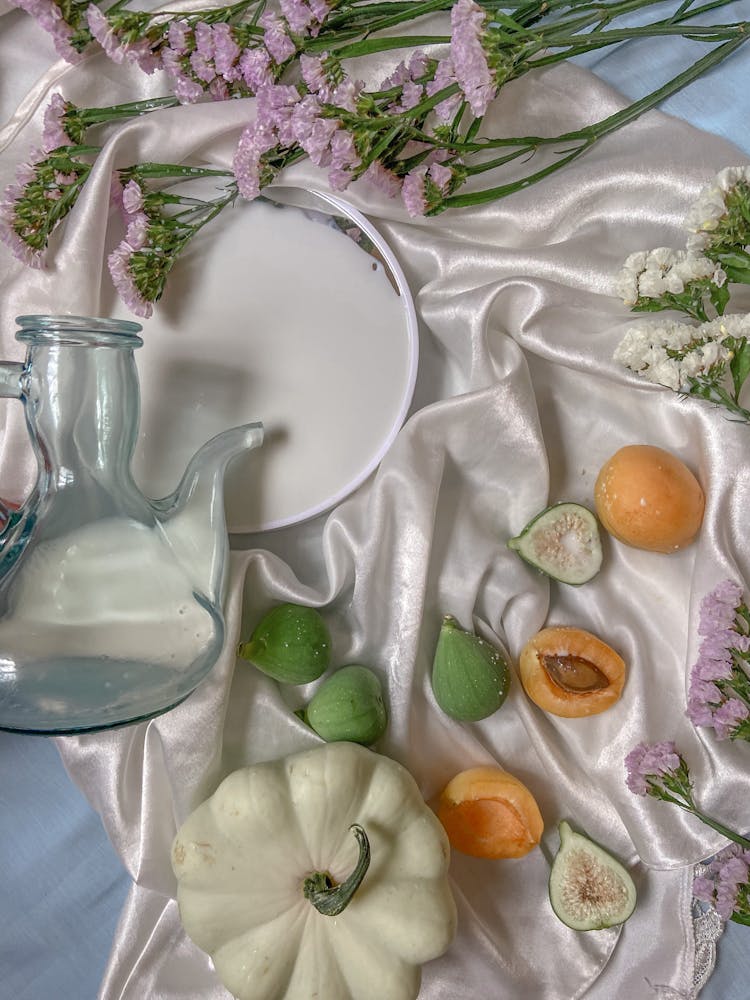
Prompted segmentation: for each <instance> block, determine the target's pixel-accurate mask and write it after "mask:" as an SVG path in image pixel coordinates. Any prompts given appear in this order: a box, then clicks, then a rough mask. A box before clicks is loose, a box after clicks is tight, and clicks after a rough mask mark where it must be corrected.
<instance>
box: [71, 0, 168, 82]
mask: <svg viewBox="0 0 750 1000" xmlns="http://www.w3.org/2000/svg"><path fill="white" fill-rule="evenodd" d="M86 20H87V22H88V26H89V31H90V32H91V34H92V35H93V36H94V38H95V39H96V40H97V42H99V44H100V45H101V47H102V48H103V49H104V51H105V52H106V54H107V55H108V56H109V58H110V59H111V60H112V61H113V62H116V63H122V62H132V63H135V64H136V65H137V66H139V67H140V69H142V70H143V72H144V73H153V72H155V71H156V70H157V69H160V68H161V60H160V59H159V57H158V56H156V55H155V54H154V52H153V51H152V45H151V42H150V41H149V39H148V38H139V39H138V40H137V41H135V42H123V41H122V40H121V39H120V37H119V35H118V34H117V32H116V31H115V30H114V29H113V27H112V25H111V24H110V22H109V19H108V18H107V16H106V14H105V13H104V12H103V11H102V10H101V9H100V8H99V7H97V5H96V4H95V3H91V4H89V6H88V7H87V8H86Z"/></svg>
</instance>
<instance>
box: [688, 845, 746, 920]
mask: <svg viewBox="0 0 750 1000" xmlns="http://www.w3.org/2000/svg"><path fill="white" fill-rule="evenodd" d="M749 878H750V851H748V850H743V848H742V847H740V845H739V844H730V845H729V847H726V848H724V850H723V851H720V852H719V853H718V854H717V855H716V856H715V857H714V858H713V859H712V860H711V862H710V863H709V864H708V870H707V872H706V874H705V875H699V876H697V877H696V878H695V879H694V880H693V895H694V896H695V898H696V899H699V900H701V902H704V903H710V904H711V905H712V906H714V907H715V908H716V912H717V913H718V914H719V916H720V917H721V919H722V920H730V919H731V917H732V914H733V913H734V912H735V910H737V909H738V902H740V901H741V900H742V901H743V902H746V900H747V894H748V889H749V888H750V886H749V885H748V880H749ZM746 909H747V907H746V906H741V907H740V910H741V912H742V913H743V915H744V916H747V915H748V914H747V913H746V912H745V911H746Z"/></svg>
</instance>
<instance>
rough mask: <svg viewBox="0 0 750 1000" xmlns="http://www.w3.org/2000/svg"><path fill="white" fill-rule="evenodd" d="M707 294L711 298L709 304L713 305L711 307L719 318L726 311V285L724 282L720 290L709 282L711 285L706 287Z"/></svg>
mask: <svg viewBox="0 0 750 1000" xmlns="http://www.w3.org/2000/svg"><path fill="white" fill-rule="evenodd" d="M708 294H709V295H710V297H711V302H712V303H713V307H714V309H715V310H716V312H717V313H718V314H719V316H723V315H724V310H725V309H726V307H727V305H728V303H729V287H728V284H727V283H726V282H725V283H724V284H723V285H722V286H721V288H719V286H718V285H715V284H714V283H713V282H711V284H710V285H709V287H708Z"/></svg>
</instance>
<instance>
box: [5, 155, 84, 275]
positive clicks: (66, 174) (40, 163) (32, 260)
mask: <svg viewBox="0 0 750 1000" xmlns="http://www.w3.org/2000/svg"><path fill="white" fill-rule="evenodd" d="M100 151H101V149H100V147H99V146H74V145H67V146H60V147H58V148H56V149H55V150H54V151H52V152H50V153H48V154H47V155H46V156H45V154H44V152H43V151H42V150H39V151H37V152H36V153H33V154H32V155H31V157H30V159H29V162H28V163H25V164H22V165H21V166H20V167H19V168H18V170H17V171H16V182H15V183H14V184H11V185H9V186H8V187H7V188H6V190H5V194H4V197H3V199H2V200H1V201H0V240H2V242H3V243H5V244H6V246H8V247H9V248H10V249H11V250H12V251H13V253H14V254H15V256H16V257H17V258H18V259H19V260H21V261H23V262H24V263H25V264H28V266H29V267H35V268H39V267H42V265H43V256H44V251H45V250H46V249H47V246H48V244H49V240H50V237H51V236H52V233H53V232H54V230H55V229H56V228H57V227H58V226H59V224H60V223H61V222H62V221H63V219H64V218H65V217H66V216H67V215H68V213H69V212H70V211H71V209H72V208H73V206H74V205H75V203H76V200H77V199H78V196H79V194H80V193H81V190H82V189H83V185H84V183H85V181H86V178H87V177H88V175H89V173H90V172H91V166H92V163H93V161H94V160H95V159H96V156H97V155H98V153H99V152H100Z"/></svg>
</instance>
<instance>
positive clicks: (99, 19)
mask: <svg viewBox="0 0 750 1000" xmlns="http://www.w3.org/2000/svg"><path fill="white" fill-rule="evenodd" d="M86 20H87V21H88V25H89V31H90V32H91V34H92V35H93V36H94V38H95V39H96V41H97V42H99V44H100V45H101V47H102V48H103V49H104V51H105V53H106V54H107V55H108V56H109V58H110V59H111V60H112V62H115V63H121V62H123V60H124V58H125V49H124V47H123V46H122V45H121V44H120V39H119V38H118V37H117V33H116V32H115V31H114V29H113V28H112V25H111V24H110V23H109V20H108V18H107V15H106V14H105V13H104V11H103V10H102V9H101V8H100V7H98V6H97V5H96V4H95V3H92V4H89V6H88V7H87V9H86Z"/></svg>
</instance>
